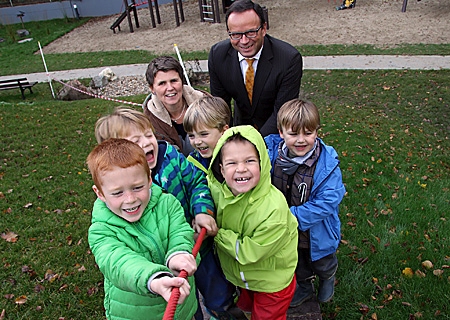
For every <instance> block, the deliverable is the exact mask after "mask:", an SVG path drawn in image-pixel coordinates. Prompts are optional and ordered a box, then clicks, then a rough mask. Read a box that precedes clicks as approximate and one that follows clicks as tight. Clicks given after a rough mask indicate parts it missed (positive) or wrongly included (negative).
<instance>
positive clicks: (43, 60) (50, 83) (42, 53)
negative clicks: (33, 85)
mask: <svg viewBox="0 0 450 320" xmlns="http://www.w3.org/2000/svg"><path fill="white" fill-rule="evenodd" d="M38 45H39V51H40V52H41V57H42V62H43V63H44V67H45V72H46V73H47V79H48V84H49V85H50V89H51V90H52V96H53V99H55V92H53V87H52V80H51V79H50V75H49V73H48V70H47V64H46V63H45V58H44V52H42V47H41V43H40V42H39V41H38Z"/></svg>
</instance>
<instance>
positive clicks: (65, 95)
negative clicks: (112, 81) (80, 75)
mask: <svg viewBox="0 0 450 320" xmlns="http://www.w3.org/2000/svg"><path fill="white" fill-rule="evenodd" d="M72 87H73V88H76V89H78V90H81V91H83V92H80V91H77V90H75V89H73V88H72ZM84 92H89V93H92V90H91V89H90V88H87V87H86V86H84V85H83V84H82V83H81V82H80V81H78V80H71V81H69V82H67V83H66V85H65V86H64V87H63V88H62V89H61V90H60V91H59V92H58V94H57V96H56V97H57V98H58V100H66V101H72V100H83V99H91V98H92V97H91V96H90V95H88V94H86V93H84Z"/></svg>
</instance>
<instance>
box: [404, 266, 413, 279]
mask: <svg viewBox="0 0 450 320" xmlns="http://www.w3.org/2000/svg"><path fill="white" fill-rule="evenodd" d="M402 274H403V275H404V276H405V277H407V278H412V276H413V275H414V272H413V271H412V269H411V268H405V269H403V271H402Z"/></svg>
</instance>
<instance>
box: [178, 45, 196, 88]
mask: <svg viewBox="0 0 450 320" xmlns="http://www.w3.org/2000/svg"><path fill="white" fill-rule="evenodd" d="M173 48H174V49H175V51H176V52H177V56H178V60H179V61H180V64H181V67H182V68H183V74H184V77H185V78H186V83H187V84H188V86H189V87H192V86H191V82H190V81H189V77H188V74H187V72H186V68H185V67H184V63H183V59H181V55H180V51H179V50H178V46H177V44H176V43H174V44H173Z"/></svg>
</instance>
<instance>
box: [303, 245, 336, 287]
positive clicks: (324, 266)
mask: <svg viewBox="0 0 450 320" xmlns="http://www.w3.org/2000/svg"><path fill="white" fill-rule="evenodd" d="M297 251H298V263H297V268H296V269H295V274H296V276H297V282H298V281H307V280H310V279H312V278H313V277H314V275H316V276H318V277H319V278H320V279H322V280H327V279H330V278H331V277H332V276H334V274H335V273H336V270H337V267H338V260H337V257H336V253H332V254H329V255H328V256H325V257H323V258H321V259H319V260H316V261H311V254H310V249H297Z"/></svg>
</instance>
